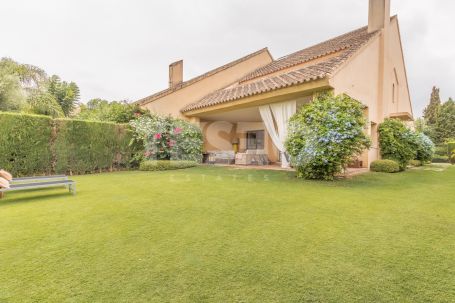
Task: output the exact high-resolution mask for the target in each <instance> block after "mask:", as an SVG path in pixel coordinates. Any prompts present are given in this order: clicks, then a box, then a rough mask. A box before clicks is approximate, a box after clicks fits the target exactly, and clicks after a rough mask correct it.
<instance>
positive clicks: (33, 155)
mask: <svg viewBox="0 0 455 303" xmlns="http://www.w3.org/2000/svg"><path fill="white" fill-rule="evenodd" d="M0 127H1V128H2V131H1V134H0V168H4V169H6V170H8V171H11V172H12V173H13V175H14V176H27V175H44V174H52V173H59V174H60V173H69V174H84V173H92V172H99V171H103V170H112V169H121V168H129V167H130V160H131V158H132V155H133V153H134V152H135V151H134V150H133V147H131V146H130V144H129V143H130V141H131V138H132V131H131V130H130V129H129V126H128V125H126V124H114V123H105V122H93V121H81V120H70V119H55V120H53V119H51V118H49V117H46V116H36V115H26V114H13V113H3V112H1V113H0Z"/></svg>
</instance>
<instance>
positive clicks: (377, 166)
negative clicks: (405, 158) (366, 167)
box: [370, 160, 400, 173]
mask: <svg viewBox="0 0 455 303" xmlns="http://www.w3.org/2000/svg"><path fill="white" fill-rule="evenodd" d="M370 170H371V171H374V172H380V173H396V172H399V171H400V165H399V164H398V162H396V161H393V160H376V161H373V162H371V164H370Z"/></svg>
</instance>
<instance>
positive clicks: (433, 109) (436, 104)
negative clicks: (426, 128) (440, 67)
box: [423, 86, 441, 126]
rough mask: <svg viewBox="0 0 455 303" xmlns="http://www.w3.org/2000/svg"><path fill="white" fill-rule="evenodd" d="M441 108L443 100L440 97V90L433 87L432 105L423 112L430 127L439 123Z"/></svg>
mask: <svg viewBox="0 0 455 303" xmlns="http://www.w3.org/2000/svg"><path fill="white" fill-rule="evenodd" d="M440 107H441V98H440V97H439V88H437V87H436V86H433V90H432V92H431V97H430V103H429V104H428V106H427V107H426V108H425V109H424V111H423V116H424V117H425V120H426V123H427V124H428V125H430V126H433V125H435V124H436V123H437V120H438V115H439V109H440Z"/></svg>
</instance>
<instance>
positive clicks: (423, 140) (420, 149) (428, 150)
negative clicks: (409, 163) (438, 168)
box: [415, 133, 436, 163]
mask: <svg viewBox="0 0 455 303" xmlns="http://www.w3.org/2000/svg"><path fill="white" fill-rule="evenodd" d="M415 144H416V146H417V148H416V160H419V161H421V162H422V163H427V162H431V160H432V159H433V156H434V152H435V148H436V147H435V145H434V143H433V141H431V139H430V138H429V137H428V136H427V135H425V134H424V133H415Z"/></svg>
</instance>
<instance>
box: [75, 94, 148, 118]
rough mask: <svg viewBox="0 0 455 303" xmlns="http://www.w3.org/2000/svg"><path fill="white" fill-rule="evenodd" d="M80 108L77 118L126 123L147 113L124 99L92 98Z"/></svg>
mask: <svg viewBox="0 0 455 303" xmlns="http://www.w3.org/2000/svg"><path fill="white" fill-rule="evenodd" d="M80 109H81V111H80V113H79V114H78V115H77V117H78V118H79V119H83V120H95V121H110V122H116V123H128V122H129V121H131V120H134V119H135V118H136V117H137V116H142V115H146V114H147V113H148V112H147V111H146V110H143V109H141V108H140V107H139V106H138V105H136V104H130V103H128V102H126V101H113V102H109V101H107V100H103V99H92V100H90V101H89V102H87V105H81V107H80Z"/></svg>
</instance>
